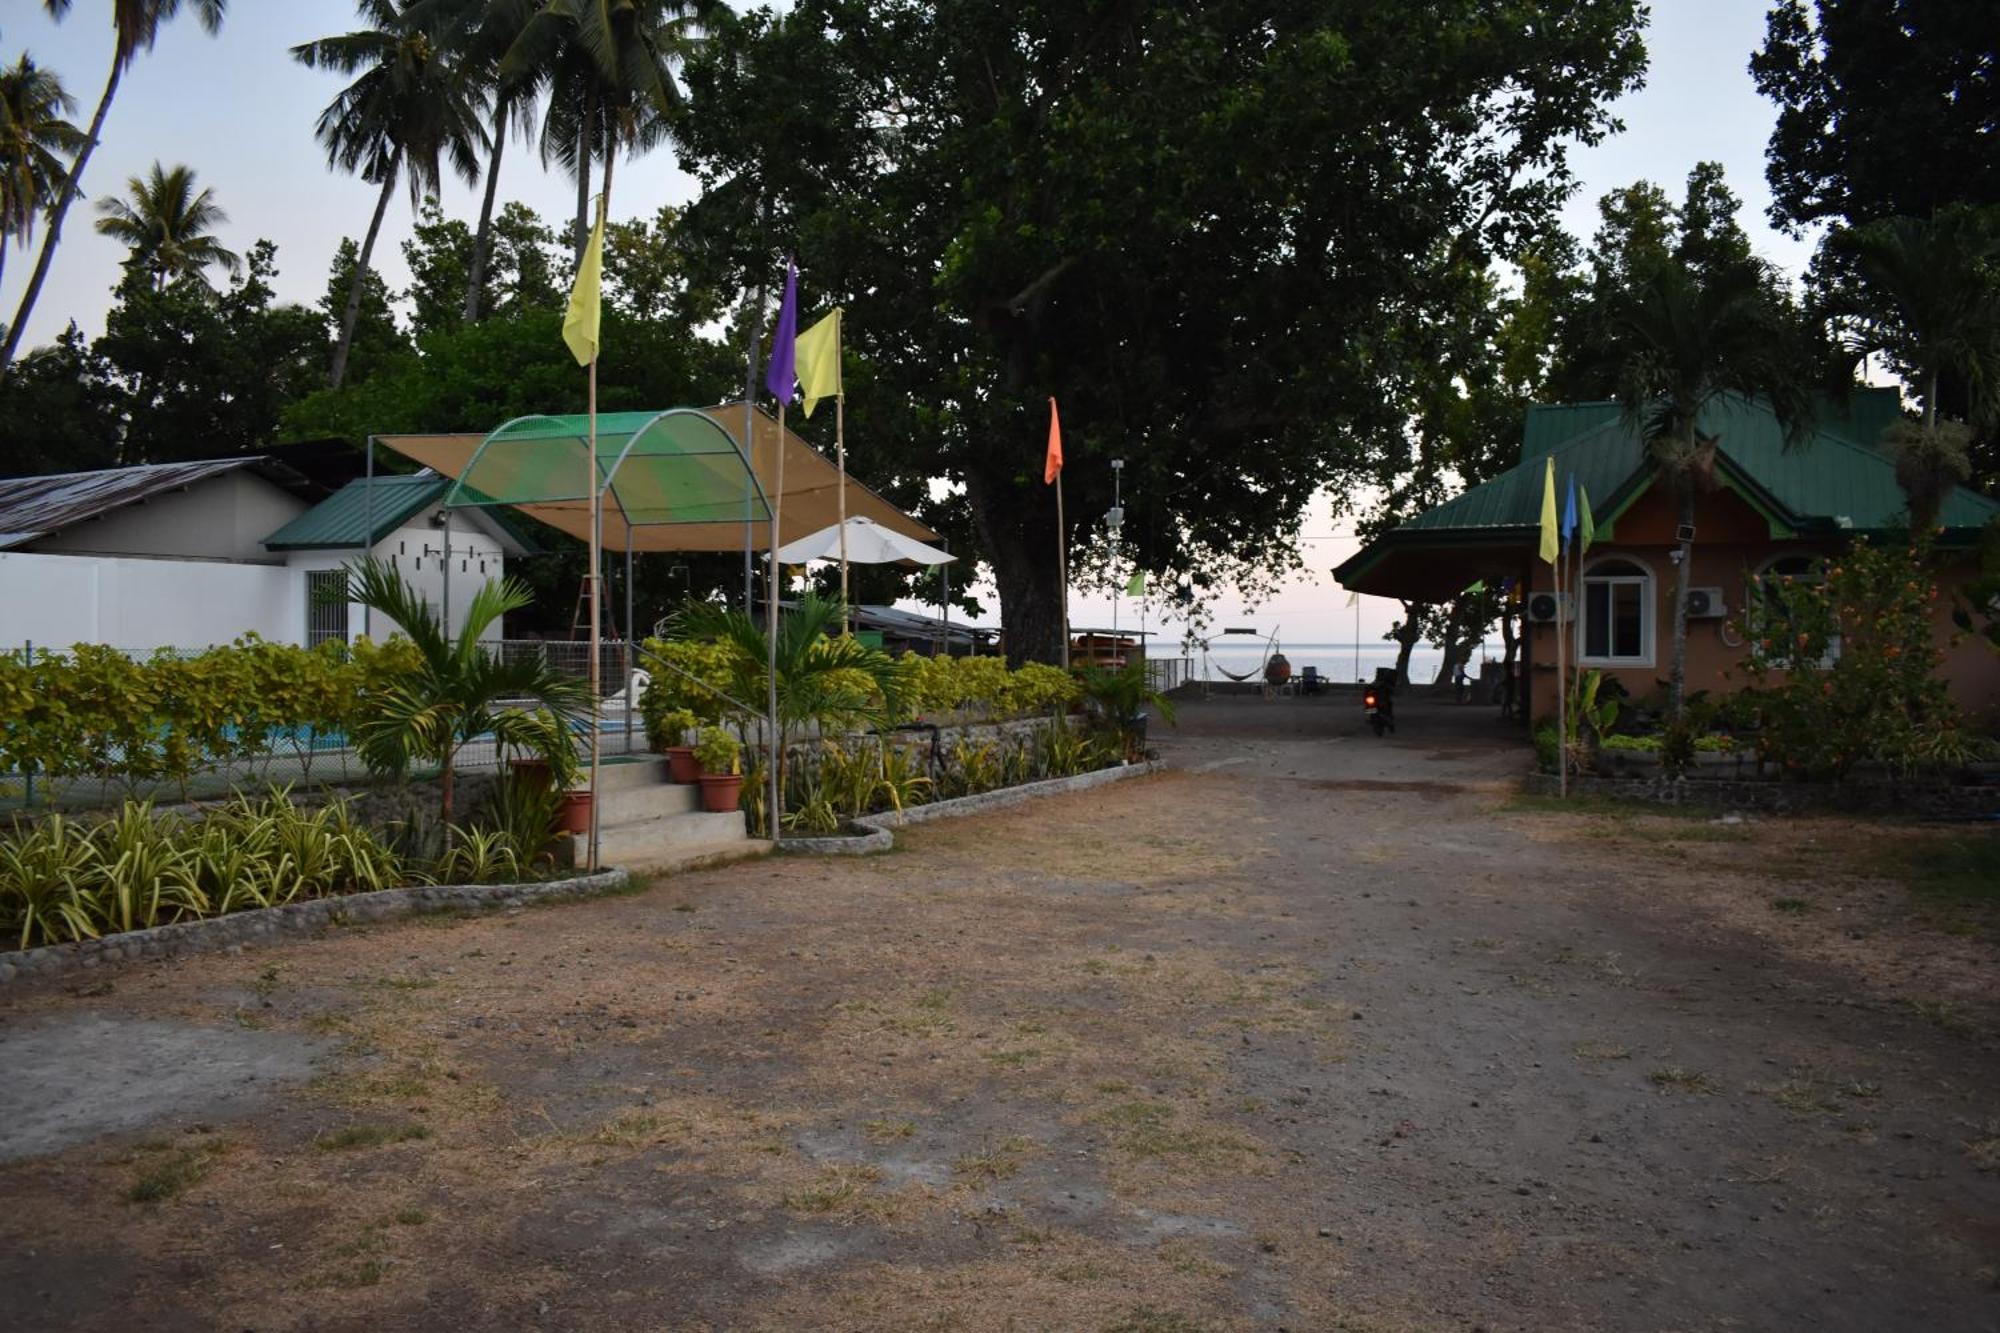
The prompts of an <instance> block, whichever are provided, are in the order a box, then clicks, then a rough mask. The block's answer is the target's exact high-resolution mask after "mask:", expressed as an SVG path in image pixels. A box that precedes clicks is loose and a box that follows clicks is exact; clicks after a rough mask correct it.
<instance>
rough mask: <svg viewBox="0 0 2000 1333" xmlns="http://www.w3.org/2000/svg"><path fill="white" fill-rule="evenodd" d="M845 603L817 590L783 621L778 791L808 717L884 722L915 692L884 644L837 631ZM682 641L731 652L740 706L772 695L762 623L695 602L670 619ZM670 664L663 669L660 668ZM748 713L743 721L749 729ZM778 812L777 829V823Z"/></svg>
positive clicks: (850, 723)
mask: <svg viewBox="0 0 2000 1333" xmlns="http://www.w3.org/2000/svg"><path fill="white" fill-rule="evenodd" d="M843 611H844V608H843V607H842V606H841V604H840V603H839V602H838V601H829V600H827V599H826V598H823V597H820V596H819V595H818V594H816V593H807V594H806V595H805V596H804V597H803V598H801V599H800V601H799V603H798V605H797V606H796V607H794V608H793V609H791V610H789V611H786V612H784V613H783V614H782V615H781V616H779V618H778V642H777V681H778V716H777V737H776V740H777V770H778V771H777V789H778V791H780V792H783V791H784V789H785V752H786V751H787V750H788V749H789V748H790V746H791V742H792V738H793V737H794V736H796V735H798V734H799V731H800V729H801V728H802V727H803V726H804V725H805V724H806V723H808V722H817V723H819V724H820V725H821V726H822V727H854V726H866V725H880V724H881V723H883V722H886V721H887V720H889V719H890V718H892V717H897V716H900V715H901V713H902V709H903V706H904V703H905V701H906V699H907V697H908V694H909V690H910V684H911V681H910V672H909V669H908V667H907V666H906V665H905V664H904V663H903V662H899V661H898V660H897V659H895V658H893V657H891V656H889V655H888V654H887V653H885V652H883V651H882V650H881V649H880V648H870V647H867V646H866V645H864V644H863V643H862V642H861V641H860V640H859V639H856V638H853V637H851V636H838V637H836V634H837V631H838V630H839V629H840V624H841V619H842V615H843ZM672 629H673V636H674V637H675V638H677V639H694V640H698V641H702V642H706V643H713V644H719V645H720V646H722V647H724V648H726V649H728V650H729V680H730V694H731V695H732V696H733V701H734V702H736V707H737V709H738V710H739V711H740V710H741V709H742V708H743V707H745V706H746V705H747V706H750V707H754V706H755V701H757V700H761V699H764V698H766V697H767V690H768V686H767V683H766V682H767V681H768V680H769V679H770V674H769V671H770V669H769V666H768V663H769V662H770V660H771V640H770V639H769V638H768V637H767V636H766V633H765V628H764V622H763V621H762V620H761V619H760V618H759V617H757V616H755V615H752V614H751V613H749V612H747V611H743V610H732V609H730V608H728V607H723V606H718V605H716V604H715V603H713V602H689V603H688V604H687V605H686V606H684V607H682V608H681V610H680V611H679V612H678V613H676V615H675V616H674V618H673V623H672ZM662 669H664V668H662ZM749 720H750V718H749V716H743V717H741V719H740V725H743V726H745V727H746V728H747V725H748V722H749ZM783 814H784V812H783V811H782V810H774V811H772V815H771V819H772V822H771V827H772V828H777V827H779V826H780V825H779V822H778V821H779V820H780V819H781V817H782V816H783Z"/></svg>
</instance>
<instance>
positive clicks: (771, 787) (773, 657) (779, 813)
mask: <svg viewBox="0 0 2000 1333" xmlns="http://www.w3.org/2000/svg"><path fill="white" fill-rule="evenodd" d="M773 355H774V356H775V355H776V353H775V351H774V352H773ZM773 474H774V480H775V482H776V488H777V489H776V494H775V495H774V496H773V498H772V502H771V563H770V567H769V569H768V571H767V572H766V574H765V580H766V583H767V587H766V589H765V599H764V615H765V631H764V632H765V637H766V638H767V639H768V642H767V643H766V644H765V651H766V654H767V660H766V662H765V669H764V677H765V679H764V706H765V709H766V711H767V712H768V714H769V719H770V721H769V727H770V730H769V732H768V733H767V734H768V736H769V740H768V742H767V748H766V750H765V761H764V766H765V767H766V768H768V769H769V770H770V772H768V773H767V774H766V775H765V777H766V780H767V784H768V785H767V788H766V792H767V799H768V801H769V805H768V806H767V807H766V808H767V809H768V810H769V811H770V826H769V828H768V829H767V830H766V831H767V832H768V833H770V835H771V841H772V842H774V843H775V842H777V841H778V839H779V838H780V837H781V836H783V834H782V829H783V822H782V821H783V817H784V811H783V810H781V809H780V808H779V802H780V801H781V800H783V799H784V792H783V791H782V790H780V784H779V781H778V766H779V764H781V763H782V762H783V761H784V756H783V755H782V754H781V753H780V752H779V747H780V746H781V744H782V742H781V740H780V738H779V736H778V588H779V582H780V580H779V578H778V540H779V533H780V531H781V530H782V524H783V522H784V513H785V400H784V399H783V398H780V399H779V400H778V461H777V465H776V467H775V469H774V470H773Z"/></svg>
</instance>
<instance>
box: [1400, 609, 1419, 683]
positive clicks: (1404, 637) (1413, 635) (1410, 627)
mask: <svg viewBox="0 0 2000 1333" xmlns="http://www.w3.org/2000/svg"><path fill="white" fill-rule="evenodd" d="M1422 605H1423V603H1421V602H1404V603H1403V620H1402V623H1401V624H1399V625H1397V626H1396V633H1395V639H1396V644H1397V648H1396V683H1397V684H1398V685H1408V684H1409V683H1410V653H1411V652H1412V651H1413V650H1414V649H1415V648H1416V646H1417V642H1418V640H1420V639H1422V638H1423V635H1424V630H1423V624H1422V617H1420V616H1419V615H1418V614H1417V611H1418V608H1420V607H1421V606H1422Z"/></svg>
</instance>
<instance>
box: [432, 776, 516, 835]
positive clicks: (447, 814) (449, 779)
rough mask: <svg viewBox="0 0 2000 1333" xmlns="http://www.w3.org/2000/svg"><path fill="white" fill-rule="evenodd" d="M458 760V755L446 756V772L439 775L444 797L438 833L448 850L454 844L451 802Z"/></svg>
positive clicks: (440, 801) (439, 813) (439, 805)
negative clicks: (455, 763) (442, 836)
mask: <svg viewBox="0 0 2000 1333" xmlns="http://www.w3.org/2000/svg"><path fill="white" fill-rule="evenodd" d="M457 759H458V755H457V754H456V753H453V754H448V755H446V756H445V760H444V772H443V773H441V774H440V775H439V777H440V781H439V784H438V785H439V786H440V788H442V791H443V795H442V797H441V798H440V799H439V801H438V818H439V820H440V821H441V826H440V828H439V830H438V831H439V832H440V833H442V834H443V835H444V845H445V846H446V847H447V848H448V847H450V846H451V843H452V837H451V816H452V809H451V801H452V795H453V787H454V785H455V784H454V783H453V778H454V777H455V776H456V774H455V772H454V770H453V767H452V766H453V763H454V762H455V761H456V760H457ZM503 771H504V769H503Z"/></svg>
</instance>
